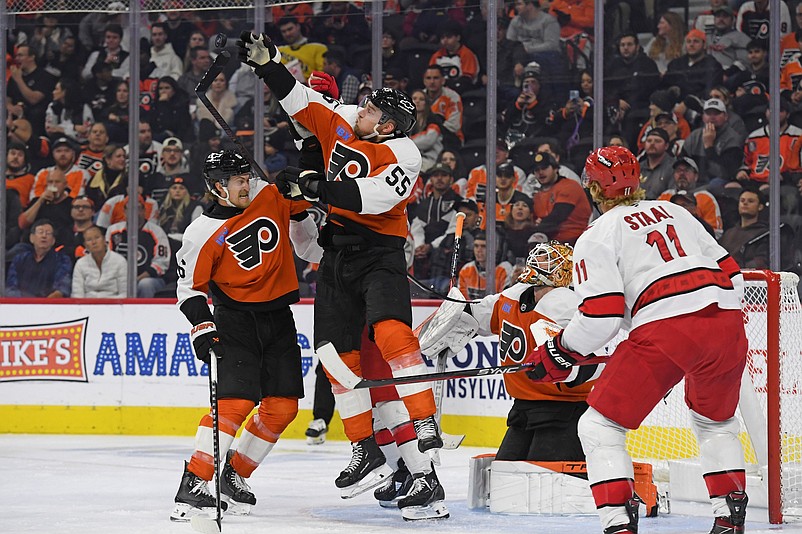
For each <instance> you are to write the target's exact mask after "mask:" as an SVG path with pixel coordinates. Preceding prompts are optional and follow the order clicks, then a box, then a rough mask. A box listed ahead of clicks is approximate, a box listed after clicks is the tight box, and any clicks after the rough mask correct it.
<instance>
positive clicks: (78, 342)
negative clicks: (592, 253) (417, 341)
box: [0, 301, 512, 445]
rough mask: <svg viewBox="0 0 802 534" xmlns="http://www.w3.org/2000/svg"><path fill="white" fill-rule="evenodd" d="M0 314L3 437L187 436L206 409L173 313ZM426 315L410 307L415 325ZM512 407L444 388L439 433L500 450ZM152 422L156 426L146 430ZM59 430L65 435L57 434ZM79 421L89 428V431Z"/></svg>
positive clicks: (474, 348) (495, 393)
mask: <svg viewBox="0 0 802 534" xmlns="http://www.w3.org/2000/svg"><path fill="white" fill-rule="evenodd" d="M2 310H3V311H2V319H0V421H2V422H0V432H38V431H46V430H44V429H41V430H40V429H39V426H37V425H38V424H39V423H40V424H41V425H42V427H45V426H46V427H47V428H48V429H49V431H50V432H70V431H74V432H92V433H104V429H103V427H104V425H105V423H104V421H105V420H108V421H109V422H108V433H132V434H138V433H145V434H157V433H176V434H181V433H184V432H189V433H192V432H194V430H193V427H194V426H195V425H196V424H197V419H196V418H195V417H196V415H195V414H196V413H202V410H203V409H204V406H207V403H208V396H209V395H208V368H207V366H206V365H205V364H203V363H202V362H200V361H199V360H197V359H196V358H195V355H194V352H193V348H192V342H191V341H190V338H189V333H188V332H189V324H188V323H187V322H186V319H185V318H184V317H183V316H182V315H181V314H180V313H179V312H178V311H177V310H176V308H175V306H174V305H170V304H137V303H126V304H81V303H78V302H77V301H76V302H75V303H73V304H56V305H53V304H50V305H39V304H3V305H2ZM433 310H434V308H433V307H429V306H416V307H415V308H414V310H413V316H414V322H415V324H417V323H419V322H420V321H422V320H423V319H424V318H426V317H427V316H428V315H430V314H431V313H432V311H433ZM293 313H294V315H295V321H296V325H297V329H298V344H299V346H300V347H301V356H302V363H303V365H302V367H303V372H304V384H305V391H306V398H304V399H302V400H301V402H300V409H301V410H302V412H301V414H300V415H299V417H298V420H296V423H302V424H301V425H300V427H298V428H300V430H297V433H298V436H293V437H302V434H303V429H305V428H306V424H307V423H308V421H309V419H310V418H308V417H307V415H308V414H309V413H311V408H312V397H313V392H314V382H315V372H314V366H315V364H316V363H317V361H316V358H315V356H314V351H313V348H312V340H313V335H312V332H313V322H312V317H313V309H312V306H311V305H309V304H298V305H295V306H293ZM497 351H498V342H497V340H496V339H494V338H481V337H479V338H476V339H474V340H473V341H472V342H471V343H470V344H469V345H468V346H467V347H466V349H465V350H463V351H462V352H461V353H460V354H458V355H457V356H456V357H455V358H453V359H452V360H450V361H449V362H448V369H460V368H475V367H487V366H493V365H498V354H497ZM428 363H429V364H430V365H431V362H428ZM511 403H512V400H511V398H510V397H509V395H508V394H507V392H506V390H505V388H504V383H503V380H502V378H501V377H493V378H462V379H456V380H451V381H448V382H447V383H446V388H445V398H444V402H443V413H444V428H445V429H446V430H447V431H448V432H450V433H456V432H457V431H458V430H457V429H454V428H449V426H450V425H454V424H458V425H460V426H462V427H464V428H466V429H473V431H472V432H469V431H466V430H462V431H461V432H460V433H465V434H469V437H471V436H470V434H474V435H473V439H470V440H469V441H470V442H473V443H475V444H477V445H480V444H487V445H491V444H493V443H495V444H497V443H498V441H497V437H498V436H499V432H503V428H504V420H505V419H506V415H507V412H508V411H509V408H510V406H511ZM66 413H69V415H65V414H66ZM190 414H192V415H190ZM70 416H74V417H73V418H72V420H71V417H70ZM31 418H33V419H31ZM154 418H157V419H159V420H160V421H161V424H159V422H158V421H156V422H154V423H152V424H146V423H144V422H143V421H144V420H153V419H154ZM172 418H176V424H175V425H172V424H170V421H169V420H170V419H172ZM165 419H167V420H168V421H165ZM37 421H38V423H37ZM62 421H63V422H64V423H65V424H67V422H69V423H70V425H71V426H68V427H64V428H61V427H60V425H61V423H62ZM76 421H86V422H85V423H83V424H84V425H89V428H88V429H87V428H83V429H82V428H81V424H80V423H76ZM296 426H297V425H296ZM332 430H334V427H333V428H332ZM477 434H487V435H488V438H480V436H478V435H477ZM331 437H336V433H335V434H334V435H332V436H331ZM484 439H489V441H490V443H484V442H483V440H484ZM466 443H467V442H466Z"/></svg>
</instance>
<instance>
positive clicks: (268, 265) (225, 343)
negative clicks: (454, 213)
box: [170, 150, 322, 521]
mask: <svg viewBox="0 0 802 534" xmlns="http://www.w3.org/2000/svg"><path fill="white" fill-rule="evenodd" d="M203 175H204V179H205V181H206V187H207V188H208V190H209V192H208V195H209V197H210V200H212V201H213V204H212V205H211V207H210V208H208V209H207V210H206V211H205V212H204V213H203V215H202V216H201V217H199V218H198V219H196V220H195V221H193V222H192V224H190V225H189V227H188V228H187V230H186V232H184V238H183V243H182V246H181V249H180V250H179V251H178V255H177V261H178V275H179V278H178V289H177V295H178V307H179V309H180V310H181V312H182V313H183V314H184V315H185V316H186V317H187V319H188V320H189V322H190V323H191V324H192V334H191V336H192V343H193V345H194V348H195V355H196V356H197V357H198V358H199V359H200V360H203V361H204V362H206V363H208V362H209V355H210V352H211V351H212V350H213V351H214V353H215V354H216V356H217V358H218V359H219V363H218V367H219V384H218V398H219V417H220V450H221V451H228V453H227V455H226V459H225V464H224V466H223V467H222V473H221V486H222V493H223V496H224V499H225V500H226V501H227V503H228V513H234V514H247V513H248V512H249V511H250V506H251V505H254V504H256V498H255V497H254V495H253V493H252V492H251V491H250V488H249V486H248V484H247V482H246V481H245V479H246V478H248V477H249V476H250V475H251V473H252V472H253V471H254V469H256V467H258V466H259V464H260V463H261V462H262V460H264V459H265V457H266V456H267V454H268V453H269V452H270V450H271V449H272V448H273V445H275V443H276V441H277V440H278V438H279V436H280V435H281V433H282V431H283V430H284V429H285V428H286V427H287V425H289V424H290V423H291V422H292V420H293V419H295V416H296V415H297V413H298V399H299V398H301V397H303V394H304V391H303V374H302V371H301V352H300V348H299V347H298V343H297V339H296V337H297V336H296V330H295V321H294V319H293V316H292V311H291V310H290V304H292V303H294V302H297V301H298V279H297V277H296V274H295V268H294V262H293V256H292V252H293V248H294V249H295V252H296V254H298V256H299V257H301V258H303V259H305V260H307V261H312V262H317V261H320V258H321V256H322V250H321V248H320V247H319V245H318V244H317V241H316V240H317V226H316V225H315V222H314V220H313V219H312V217H310V216H309V214H308V213H307V212H306V209H307V208H308V207H309V206H310V205H309V203H308V202H306V201H303V200H302V201H299V202H295V201H291V200H287V199H285V198H284V197H283V196H282V195H281V194H280V193H279V192H278V190H277V188H276V187H275V186H273V185H270V184H268V183H266V182H263V181H259V180H253V179H252V178H253V177H252V174H251V167H250V165H249V164H248V162H247V161H246V160H245V158H243V157H242V155H240V154H238V153H236V152H233V151H229V150H224V151H221V152H213V153H211V154H209V156H208V157H207V158H206V162H205V164H204V167H203ZM290 242H292V246H291V243H290ZM207 293H211V294H212V297H213V299H214V304H215V306H214V315H212V313H211V311H210V310H209V306H208V304H207ZM257 403H258V404H259V409H258V411H257V413H256V414H254V416H253V417H252V418H251V419H250V420H249V421H248V423H247V424H246V425H245V428H244V430H243V432H242V436H241V438H240V441H239V445H238V447H237V450H236V451H233V450H228V449H229V447H230V446H231V444H232V442H233V440H234V436H235V434H236V433H237V430H238V429H239V428H240V426H241V425H242V423H243V422H244V421H245V418H246V417H247V416H248V414H249V413H250V412H251V410H252V409H253V408H254V406H255V405H256V404H257ZM213 454H214V453H213V436H212V417H211V415H204V416H203V418H202V419H201V421H200V425H199V426H198V432H197V435H196V436H195V452H194V453H193V455H192V458H191V459H190V461H189V462H188V463H185V466H184V474H183V476H182V478H181V484H180V486H179V488H178V493H177V494H176V496H175V508H174V510H173V512H172V514H171V515H170V519H172V520H174V521H187V520H189V519H190V518H191V517H192V516H193V515H197V514H198V513H201V512H206V511H208V510H209V509H214V508H215V507H216V505H215V499H214V498H213V497H212V495H211V494H210V492H209V489H208V486H207V481H209V480H211V479H212V477H213V475H214V456H213Z"/></svg>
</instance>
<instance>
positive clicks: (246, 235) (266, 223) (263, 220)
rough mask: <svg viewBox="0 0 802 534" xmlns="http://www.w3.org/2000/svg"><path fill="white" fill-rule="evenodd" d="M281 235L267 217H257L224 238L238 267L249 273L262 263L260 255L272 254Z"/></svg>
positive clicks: (275, 225)
mask: <svg viewBox="0 0 802 534" xmlns="http://www.w3.org/2000/svg"><path fill="white" fill-rule="evenodd" d="M280 237H281V234H280V232H279V229H278V225H277V224H276V223H275V221H273V219H270V218H269V217H259V218H258V219H255V220H254V221H253V222H252V223H250V224H249V225H248V226H246V227H244V228H242V229H241V230H237V231H236V232H234V233H233V234H231V235H229V236H228V237H226V244H228V249H229V250H230V251H231V252H232V253H233V254H234V257H235V258H236V259H237V262H239V266H240V267H242V268H243V269H245V270H246V271H250V270H252V269H254V268H256V267H258V266H259V265H260V264H261V263H262V254H268V253H270V252H273V251H274V250H275V249H276V247H277V246H278V243H279V239H280Z"/></svg>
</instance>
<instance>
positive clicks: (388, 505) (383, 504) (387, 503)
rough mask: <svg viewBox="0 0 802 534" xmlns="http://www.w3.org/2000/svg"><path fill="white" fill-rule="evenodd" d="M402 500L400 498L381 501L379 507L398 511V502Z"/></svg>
mask: <svg viewBox="0 0 802 534" xmlns="http://www.w3.org/2000/svg"><path fill="white" fill-rule="evenodd" d="M400 500H401V499H400V498H396V499H393V500H392V501H379V506H381V507H382V508H392V509H394V510H398V501H400Z"/></svg>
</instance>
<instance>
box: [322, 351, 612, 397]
mask: <svg viewBox="0 0 802 534" xmlns="http://www.w3.org/2000/svg"><path fill="white" fill-rule="evenodd" d="M317 357H318V358H319V359H320V361H321V362H322V363H323V367H325V368H326V370H328V372H329V373H331V376H333V377H334V378H335V380H337V382H338V383H339V384H340V385H341V386H343V387H344V388H347V389H364V388H377V387H381V386H397V385H399V384H417V383H419V382H432V381H435V380H452V379H454V378H468V377H472V376H475V377H477V378H487V377H491V376H499V375H506V374H512V373H519V372H521V371H527V370H529V369H532V368H533V367H534V366H535V364H534V363H515V364H512V365H496V366H493V367H479V368H477V369H460V370H456V371H444V372H442V373H424V374H420V375H409V376H401V377H398V378H380V379H375V380H372V379H368V378H361V377H359V376H357V375H355V374H354V373H353V371H351V370H350V369H349V368H348V366H347V365H345V363H343V361H342V359H341V358H340V355H339V354H337V349H335V348H334V345H332V344H331V343H326V344H325V345H323V346H321V347H319V348H318V349H317ZM607 361H609V358H608V357H607V356H591V357H590V358H588V359H587V360H583V361H581V362H579V363H577V364H576V365H592V364H597V363H604V362H607Z"/></svg>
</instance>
